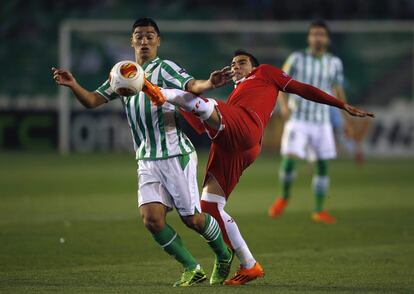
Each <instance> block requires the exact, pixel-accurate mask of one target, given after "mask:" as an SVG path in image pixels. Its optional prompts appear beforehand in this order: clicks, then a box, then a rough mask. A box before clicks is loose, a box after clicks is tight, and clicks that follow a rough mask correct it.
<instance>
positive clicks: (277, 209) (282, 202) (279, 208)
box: [269, 198, 288, 218]
mask: <svg viewBox="0 0 414 294" xmlns="http://www.w3.org/2000/svg"><path fill="white" fill-rule="evenodd" d="M287 203H288V202H287V200H286V199H283V198H278V199H276V201H275V202H274V203H273V204H272V206H270V208H269V216H270V217H271V218H277V217H278V216H280V215H281V214H282V213H283V211H284V210H285V207H286V205H287Z"/></svg>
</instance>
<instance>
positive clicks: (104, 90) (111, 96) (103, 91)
mask: <svg viewBox="0 0 414 294" xmlns="http://www.w3.org/2000/svg"><path fill="white" fill-rule="evenodd" d="M95 92H96V93H98V94H100V95H101V96H102V97H104V98H105V99H106V100H108V101H111V100H115V99H117V98H121V96H120V95H119V94H117V93H115V92H114V90H112V88H111V86H110V85H109V80H106V81H105V82H104V83H103V84H102V85H101V86H100V87H99V88H98V89H96V90H95Z"/></svg>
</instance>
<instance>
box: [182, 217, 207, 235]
mask: <svg viewBox="0 0 414 294" xmlns="http://www.w3.org/2000/svg"><path fill="white" fill-rule="evenodd" d="M182 219H183V222H184V223H185V225H186V226H187V227H189V228H190V229H193V230H196V231H197V232H199V231H200V232H201V231H202V230H203V228H204V218H203V215H202V214H195V215H191V216H184V217H183V218H182Z"/></svg>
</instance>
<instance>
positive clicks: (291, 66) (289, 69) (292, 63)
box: [282, 53, 298, 76]
mask: <svg viewBox="0 0 414 294" xmlns="http://www.w3.org/2000/svg"><path fill="white" fill-rule="evenodd" d="M297 60H298V54H297V53H292V54H290V55H289V57H288V58H287V59H286V61H285V63H284V64H283V67H282V69H283V71H284V72H285V73H287V74H288V75H290V76H293V75H294V74H295V71H296V63H297Z"/></svg>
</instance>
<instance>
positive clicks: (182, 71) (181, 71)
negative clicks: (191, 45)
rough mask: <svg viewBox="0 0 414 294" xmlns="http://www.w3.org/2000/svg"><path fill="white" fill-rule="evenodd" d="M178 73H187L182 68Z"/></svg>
mask: <svg viewBox="0 0 414 294" xmlns="http://www.w3.org/2000/svg"><path fill="white" fill-rule="evenodd" d="M178 73H179V74H183V73H187V71H186V70H185V69H184V68H181V69H180V70H179V72H178Z"/></svg>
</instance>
